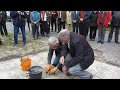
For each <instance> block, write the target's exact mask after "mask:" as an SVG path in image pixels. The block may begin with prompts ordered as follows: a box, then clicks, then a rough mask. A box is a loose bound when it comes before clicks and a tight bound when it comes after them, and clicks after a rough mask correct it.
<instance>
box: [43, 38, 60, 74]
mask: <svg viewBox="0 0 120 90" xmlns="http://www.w3.org/2000/svg"><path fill="white" fill-rule="evenodd" d="M48 45H49V52H48V65H47V66H46V67H45V70H46V71H50V73H51V74H53V73H55V72H56V70H57V69H59V70H61V71H62V64H60V63H59V60H60V57H61V50H62V42H60V41H59V39H58V38H56V37H50V38H49V41H48ZM54 51H55V55H56V56H55V59H54V61H53V64H52V65H53V66H55V67H54V68H53V69H51V59H52V56H53V53H54Z"/></svg>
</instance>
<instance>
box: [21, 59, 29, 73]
mask: <svg viewBox="0 0 120 90" xmlns="http://www.w3.org/2000/svg"><path fill="white" fill-rule="evenodd" d="M20 63H21V64H20V66H21V68H22V70H23V71H27V70H28V68H29V67H30V66H31V59H30V58H29V57H27V58H22V59H21V61H20Z"/></svg>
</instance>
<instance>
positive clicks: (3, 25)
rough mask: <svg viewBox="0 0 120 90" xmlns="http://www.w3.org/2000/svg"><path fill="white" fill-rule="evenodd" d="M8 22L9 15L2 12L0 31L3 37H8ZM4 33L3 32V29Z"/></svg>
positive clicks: (0, 13) (0, 14)
mask: <svg viewBox="0 0 120 90" xmlns="http://www.w3.org/2000/svg"><path fill="white" fill-rule="evenodd" d="M6 20H7V13H6V11H1V12H0V31H1V35H2V36H4V35H5V36H8V32H7V28H6ZM2 28H3V29H4V32H3V29H2Z"/></svg>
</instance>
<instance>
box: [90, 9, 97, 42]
mask: <svg viewBox="0 0 120 90" xmlns="http://www.w3.org/2000/svg"><path fill="white" fill-rule="evenodd" d="M97 19H98V11H92V13H91V15H90V40H92V41H94V40H95V37H96V31H97V27H98V25H97Z"/></svg>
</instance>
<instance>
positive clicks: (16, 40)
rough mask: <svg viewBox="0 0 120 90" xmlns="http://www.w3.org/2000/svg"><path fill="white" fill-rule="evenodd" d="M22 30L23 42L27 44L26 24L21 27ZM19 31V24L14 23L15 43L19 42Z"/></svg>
mask: <svg viewBox="0 0 120 90" xmlns="http://www.w3.org/2000/svg"><path fill="white" fill-rule="evenodd" d="M20 29H21V32H22V38H23V44H24V45H25V44H26V36H25V25H24V26H21V27H20ZM18 32H19V26H15V25H14V44H15V45H16V44H18Z"/></svg>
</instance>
